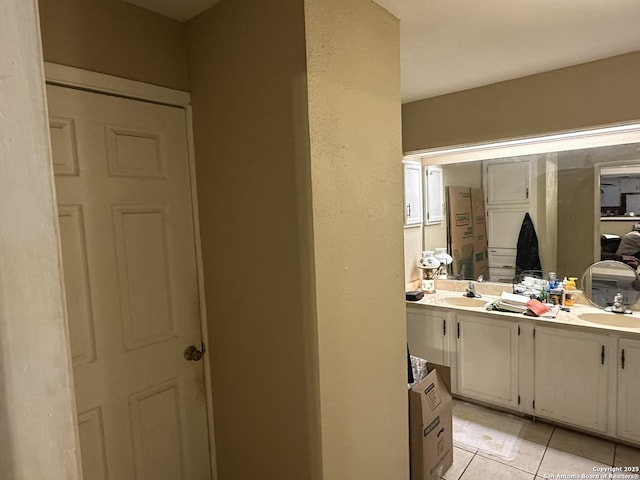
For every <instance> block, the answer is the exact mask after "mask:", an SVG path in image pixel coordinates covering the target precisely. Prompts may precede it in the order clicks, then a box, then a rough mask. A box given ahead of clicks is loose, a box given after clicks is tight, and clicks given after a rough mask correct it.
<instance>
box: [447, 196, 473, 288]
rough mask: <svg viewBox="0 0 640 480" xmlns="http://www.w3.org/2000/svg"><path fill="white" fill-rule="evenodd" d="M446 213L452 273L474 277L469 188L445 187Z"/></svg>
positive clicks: (464, 276) (467, 277) (468, 277)
mask: <svg viewBox="0 0 640 480" xmlns="http://www.w3.org/2000/svg"><path fill="white" fill-rule="evenodd" d="M447 215H448V222H447V243H448V247H449V252H451V257H452V258H453V264H452V265H451V268H452V272H453V275H454V276H458V275H461V276H462V278H466V279H471V278H474V276H473V212H472V211H471V189H469V188H468V187H447Z"/></svg>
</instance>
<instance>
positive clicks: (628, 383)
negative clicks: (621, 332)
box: [617, 338, 640, 442]
mask: <svg viewBox="0 0 640 480" xmlns="http://www.w3.org/2000/svg"><path fill="white" fill-rule="evenodd" d="M617 371H618V422H617V434H618V436H619V437H621V438H625V439H627V440H631V441H634V442H640V415H638V399H640V340H631V339H628V338H621V339H620V341H619V343H618V359H617Z"/></svg>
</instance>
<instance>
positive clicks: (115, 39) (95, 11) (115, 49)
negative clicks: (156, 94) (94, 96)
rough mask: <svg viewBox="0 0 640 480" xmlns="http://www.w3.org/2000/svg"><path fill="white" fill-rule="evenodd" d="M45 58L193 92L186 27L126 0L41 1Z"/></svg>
mask: <svg viewBox="0 0 640 480" xmlns="http://www.w3.org/2000/svg"><path fill="white" fill-rule="evenodd" d="M38 3H39V9H40V24H41V32H42V44H43V49H44V59H45V60H46V61H49V62H54V63H60V64H62V65H69V66H72V67H77V68H83V69H86V70H91V71H94V72H100V73H106V74H110V75H116V76H119V77H122V78H128V79H131V80H138V81H141V82H147V83H153V84H156V85H161V86H164V87H169V88H175V89H178V90H187V89H188V86H189V82H188V77H187V57H186V27H185V25H184V24H181V23H178V22H176V21H174V20H170V19H168V18H166V17H163V16H161V15H158V14H155V13H152V12H150V11H148V10H144V9H142V8H139V7H136V6H133V5H131V4H128V3H125V2H123V1H120V0H89V1H88V0H38Z"/></svg>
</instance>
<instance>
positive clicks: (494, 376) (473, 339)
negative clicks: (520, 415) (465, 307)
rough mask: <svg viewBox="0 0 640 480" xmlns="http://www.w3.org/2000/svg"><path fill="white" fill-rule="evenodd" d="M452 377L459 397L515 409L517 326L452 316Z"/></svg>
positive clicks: (511, 323) (506, 321) (482, 319)
mask: <svg viewBox="0 0 640 480" xmlns="http://www.w3.org/2000/svg"><path fill="white" fill-rule="evenodd" d="M456 317H457V318H456V332H455V335H456V347H457V354H456V373H457V375H456V377H457V387H458V388H457V391H458V393H459V394H461V395H465V396H469V397H473V398H477V399H480V400H484V401H487V402H491V403H495V404H499V405H503V406H508V407H513V408H517V407H518V323H517V322H514V321H512V320H498V319H492V318H486V317H481V316H474V315H467V314H458V315H457V316H456Z"/></svg>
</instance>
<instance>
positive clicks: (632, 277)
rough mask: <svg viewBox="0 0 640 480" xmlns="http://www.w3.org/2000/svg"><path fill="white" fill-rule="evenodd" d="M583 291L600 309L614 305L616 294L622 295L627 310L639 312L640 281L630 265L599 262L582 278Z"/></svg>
mask: <svg viewBox="0 0 640 480" xmlns="http://www.w3.org/2000/svg"><path fill="white" fill-rule="evenodd" d="M582 291H583V292H584V295H585V296H586V297H587V298H588V299H589V301H590V302H591V303H592V304H593V305H595V306H596V307H599V308H606V307H610V306H612V305H613V300H614V298H615V296H616V294H618V293H620V294H622V304H623V305H624V306H625V307H626V308H630V309H633V310H638V308H637V306H636V305H635V303H636V302H637V301H638V298H639V297H640V279H639V278H638V275H637V274H636V271H635V270H634V269H633V268H631V267H630V266H629V265H626V264H624V263H622V262H616V261H614V260H604V261H602V262H597V263H594V264H593V265H591V266H590V267H589V268H587V271H586V272H584V275H583V276H582Z"/></svg>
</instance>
